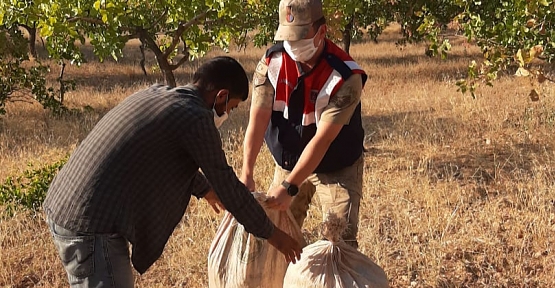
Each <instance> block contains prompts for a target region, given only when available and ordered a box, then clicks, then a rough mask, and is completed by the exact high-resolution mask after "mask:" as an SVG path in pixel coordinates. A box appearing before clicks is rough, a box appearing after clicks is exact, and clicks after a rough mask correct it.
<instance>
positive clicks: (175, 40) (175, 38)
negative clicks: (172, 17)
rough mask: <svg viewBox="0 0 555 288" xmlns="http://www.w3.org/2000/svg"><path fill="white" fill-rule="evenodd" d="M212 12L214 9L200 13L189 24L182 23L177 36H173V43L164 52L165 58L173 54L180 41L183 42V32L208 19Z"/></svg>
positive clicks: (176, 32) (176, 33) (176, 31)
mask: <svg viewBox="0 0 555 288" xmlns="http://www.w3.org/2000/svg"><path fill="white" fill-rule="evenodd" d="M211 11H212V9H209V10H206V11H204V12H202V13H200V14H199V15H197V16H195V17H193V19H191V20H189V21H188V22H187V23H180V24H179V27H178V28H177V30H175V34H174V35H173V39H172V43H171V44H170V46H169V47H168V49H166V51H164V56H165V57H168V56H169V55H170V54H171V53H172V51H173V50H175V47H177V45H178V44H179V41H180V40H181V35H183V32H185V30H187V29H188V28H189V27H191V26H192V25H193V24H196V23H198V22H199V21H200V20H201V18H202V17H206V15H207V14H208V12H211Z"/></svg>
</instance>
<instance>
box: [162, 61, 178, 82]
mask: <svg viewBox="0 0 555 288" xmlns="http://www.w3.org/2000/svg"><path fill="white" fill-rule="evenodd" d="M166 62H167V61H166ZM162 73H163V74H164V80H165V81H166V85H168V86H170V87H175V86H177V82H175V75H173V70H171V69H163V70H162Z"/></svg>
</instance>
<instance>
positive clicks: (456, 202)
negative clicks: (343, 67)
mask: <svg viewBox="0 0 555 288" xmlns="http://www.w3.org/2000/svg"><path fill="white" fill-rule="evenodd" d="M397 38H398V34H397V33H396V32H395V31H394V30H392V29H389V30H387V31H386V33H385V34H384V35H383V36H382V37H380V39H379V40H380V41H379V43H377V44H376V43H373V42H367V43H357V44H355V45H354V46H353V47H352V48H351V49H352V51H351V54H352V55H353V57H354V58H355V59H356V60H357V61H358V62H359V63H360V64H361V66H362V67H363V68H364V69H365V70H366V71H367V72H368V74H369V76H370V78H369V81H368V83H367V85H366V87H365V89H364V94H363V97H362V104H363V114H364V115H363V117H364V120H363V121H364V125H365V129H366V133H367V136H366V147H367V148H368V152H366V154H365V159H366V166H365V175H364V179H365V180H364V201H363V203H362V207H361V209H362V211H361V221H360V234H359V242H360V244H361V248H360V250H361V251H362V252H363V253H365V254H366V255H368V256H369V257H370V258H372V259H373V260H374V261H375V262H376V263H377V264H379V265H380V266H381V267H383V269H384V270H385V272H386V274H387V275H388V278H389V280H390V283H391V287H555V251H554V250H553V247H554V246H553V245H554V243H553V242H554V241H555V239H554V236H553V235H554V233H555V193H554V186H555V178H554V176H555V155H554V149H555V140H554V137H553V135H554V132H555V99H554V96H553V95H554V87H553V85H550V84H542V85H543V86H541V87H540V88H539V89H540V90H541V91H543V96H542V97H541V98H540V101H538V102H532V101H531V100H530V98H529V97H528V92H529V91H530V88H531V85H532V84H531V83H530V82H529V81H528V80H527V79H521V78H514V77H508V76H507V77H503V78H502V79H500V80H499V81H498V82H496V83H495V87H493V88H483V89H481V90H479V93H478V95H477V98H476V99H472V98H471V97H470V95H462V94H460V93H459V92H457V91H456V86H455V85H454V82H455V80H456V79H457V78H459V77H461V76H462V75H464V73H465V71H466V65H467V64H468V62H469V61H470V59H471V58H472V57H477V56H478V52H479V51H478V50H477V49H476V48H472V47H469V48H467V49H465V48H464V45H462V44H461V43H462V42H461V41H460V40H455V43H458V44H456V45H454V49H453V52H452V54H451V56H450V57H449V58H448V59H447V60H445V61H442V60H440V59H431V58H428V57H426V56H425V55H424V46H421V45H414V46H407V47H404V48H403V49H398V48H397V47H396V46H395V41H396V39H397ZM84 49H89V50H90V48H89V47H84ZM138 51H139V49H138V47H137V46H134V45H131V44H130V45H129V46H128V47H127V50H126V57H125V58H124V59H123V60H122V61H120V63H114V62H107V63H104V64H99V63H97V62H95V61H94V60H91V62H90V63H88V64H85V65H83V67H81V68H74V67H69V68H68V69H67V72H66V77H67V78H72V79H75V80H77V82H78V90H77V91H73V92H71V93H69V95H67V96H66V99H67V100H66V104H67V105H68V106H71V107H77V108H78V107H82V106H84V105H90V106H91V107H92V108H93V109H94V110H92V111H88V112H84V113H81V114H78V115H73V116H66V117H64V118H56V117H53V116H51V115H50V114H49V113H48V112H47V111H44V110H43V109H42V108H40V107H38V106H36V105H31V104H25V103H17V104H11V105H8V107H7V108H8V114H7V115H6V116H3V117H2V118H0V151H1V154H0V155H1V158H0V179H5V178H6V177H7V176H9V175H15V174H18V173H21V171H23V170H24V169H25V168H26V167H27V165H28V164H34V165H40V164H41V163H51V162H54V161H57V160H59V159H60V158H62V157H64V156H65V155H66V154H68V153H70V152H71V151H72V150H73V149H74V148H75V147H76V145H77V144H78V143H79V141H80V140H82V139H83V138H84V137H85V136H86V134H87V132H88V131H89V130H90V129H91V128H92V127H93V126H94V124H95V123H96V122H97V121H98V120H99V119H100V117H102V115H103V114H104V113H105V112H106V111H107V110H109V109H110V108H111V107H113V106H114V105H116V104H117V103H118V102H119V101H121V100H122V99H124V98H125V97H126V96H127V95H129V94H131V93H132V92H134V91H137V90H139V89H142V88H144V87H147V86H148V85H150V84H151V83H154V82H156V81H159V80H160V79H159V76H157V75H158V74H156V73H150V75H151V76H149V77H146V78H145V77H144V76H143V75H142V72H141V70H140V68H139V66H138V62H139V60H138V59H139V58H138V55H139V54H138ZM87 53H88V55H90V51H88V52H87ZM262 53H263V50H262V49H255V48H249V49H247V52H246V53H243V52H236V51H232V52H231V53H230V55H231V56H233V57H236V58H238V59H239V61H240V62H241V63H242V64H243V65H244V66H245V68H246V69H247V70H248V73H249V75H252V72H253V69H254V67H255V65H256V63H257V61H258V59H259V57H260V56H261V55H262ZM216 54H221V53H216V52H214V53H212V54H211V55H216ZM89 58H90V59H92V57H89ZM150 64H152V63H150ZM185 66H186V67H184V68H180V69H179V70H178V71H177V75H176V76H177V78H178V79H179V80H178V83H179V84H185V83H187V81H188V80H189V79H190V76H191V73H192V71H194V69H195V67H197V66H198V63H197V62H193V63H189V64H187V65H185ZM54 70H55V69H54ZM52 75H53V76H52V77H55V75H57V71H53V73H52ZM247 120H248V104H242V106H241V108H240V109H238V111H234V112H233V113H232V115H231V117H230V120H228V122H227V123H225V124H224V126H223V127H222V128H221V131H222V139H223V142H224V146H225V147H224V148H225V150H226V151H227V152H228V154H227V155H228V160H229V163H230V165H232V166H233V167H235V168H236V169H237V170H238V171H240V170H239V169H240V167H241V159H242V155H241V154H242V148H241V146H242V141H243V132H244V129H245V126H246V124H247ZM257 167H258V168H257V175H256V180H257V181H258V187H260V188H264V189H266V188H267V187H268V185H269V182H270V178H271V175H272V169H273V166H272V160H271V158H270V156H269V153H268V151H266V150H264V151H263V154H262V156H261V157H260V158H259V162H258V163H257ZM320 217H321V213H320V212H319V211H318V209H317V205H315V206H313V208H312V209H311V210H310V215H309V217H308V218H307V223H306V224H305V227H304V228H305V229H304V230H305V233H306V237H307V239H308V241H309V242H312V241H314V240H315V239H316V238H317V237H318V232H317V227H318V223H319V220H320V219H321V218H320ZM220 218H221V215H217V214H215V213H214V212H213V211H212V210H211V209H209V207H208V205H207V204H206V203H205V202H203V201H200V202H199V201H197V200H192V202H191V204H190V206H189V208H188V212H187V213H186V215H185V216H184V218H183V221H182V223H181V224H180V225H179V226H178V227H177V229H176V230H175V232H174V234H173V236H172V237H171V238H170V241H169V243H168V244H167V246H166V250H165V252H164V254H163V256H162V258H161V259H160V260H159V261H158V262H156V264H155V265H154V266H153V267H152V268H151V269H150V270H149V271H147V272H146V273H145V274H144V275H137V277H136V286H137V287H206V286H207V282H208V280H207V271H206V270H207V251H208V247H209V245H210V242H211V241H212V237H213V235H214V233H215V231H216V228H217V226H218V222H219V220H220ZM0 221H1V222H0V250H1V254H0V267H1V268H0V287H65V286H67V284H65V281H66V278H65V277H66V276H65V274H64V271H63V268H62V266H61V264H60V263H59V261H58V259H57V256H56V254H55V251H54V247H53V244H52V242H51V241H50V235H49V233H48V229H47V227H46V225H45V224H44V223H43V214H42V212H39V213H37V214H35V215H31V214H28V213H27V214H26V213H20V214H18V215H16V216H15V217H13V218H10V219H4V220H0Z"/></svg>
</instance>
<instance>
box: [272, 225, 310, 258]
mask: <svg viewBox="0 0 555 288" xmlns="http://www.w3.org/2000/svg"><path fill="white" fill-rule="evenodd" d="M268 243H270V245H272V246H274V247H275V248H276V249H277V250H278V251H279V252H281V253H282V254H283V256H285V261H287V263H289V262H293V264H295V263H296V262H297V260H301V253H302V252H303V250H302V249H301V246H300V245H299V242H297V241H296V240H295V239H293V238H292V237H291V236H289V235H287V234H286V233H285V232H283V231H281V230H280V229H279V228H277V227H275V228H274V233H272V236H270V238H268Z"/></svg>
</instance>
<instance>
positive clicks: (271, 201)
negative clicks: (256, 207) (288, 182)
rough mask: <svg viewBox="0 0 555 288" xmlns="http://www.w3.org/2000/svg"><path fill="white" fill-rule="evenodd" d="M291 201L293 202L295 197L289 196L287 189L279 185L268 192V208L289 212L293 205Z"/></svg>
mask: <svg viewBox="0 0 555 288" xmlns="http://www.w3.org/2000/svg"><path fill="white" fill-rule="evenodd" d="M291 200H293V197H291V196H289V194H287V190H285V187H283V186H281V185H279V186H277V187H275V188H272V189H270V190H269V191H268V199H267V200H266V206H267V207H268V208H270V209H275V210H287V209H288V208H289V206H290V205H291Z"/></svg>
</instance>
